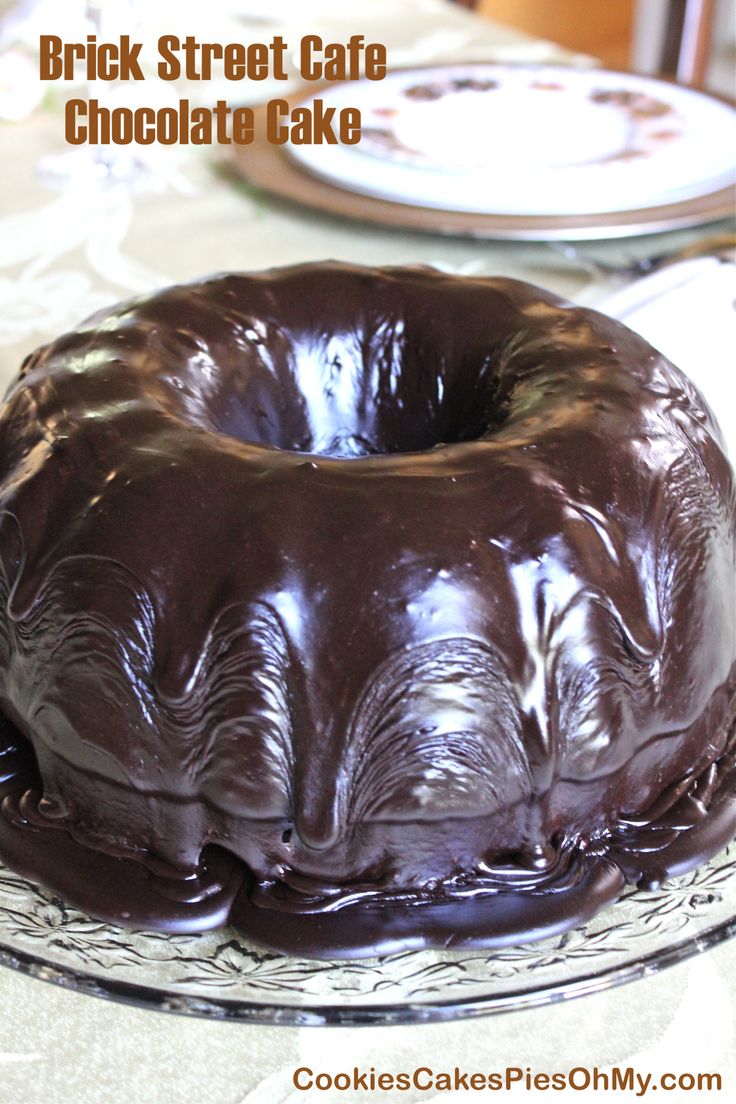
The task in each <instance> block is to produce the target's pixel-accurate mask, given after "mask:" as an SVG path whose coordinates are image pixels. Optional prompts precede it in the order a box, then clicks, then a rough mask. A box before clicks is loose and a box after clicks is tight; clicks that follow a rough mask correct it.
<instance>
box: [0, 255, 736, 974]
mask: <svg viewBox="0 0 736 1104" xmlns="http://www.w3.org/2000/svg"><path fill="white" fill-rule="evenodd" d="M0 464H1V465H2V467H1V468H0V510H1V511H2V513H1V514H0V560H1V561H2V567H3V579H2V583H1V586H2V590H3V594H2V602H1V603H0V659H1V661H2V670H1V672H0V697H2V700H3V701H4V703H5V713H6V716H7V718H8V721H7V724H6V728H7V732H8V735H7V737H6V746H7V748H8V749H9V751H8V754H10V755H11V758H12V755H13V754H14V752H12V750H10V749H12V748H13V747H14V746H15V743H18V744H19V745H21V744H22V743H23V739H22V738H21V737H19V736H18V733H20V734H22V736H23V737H25V738H26V740H29V741H30V742H31V744H32V746H33V751H34V755H35V766H31V765H28V764H26V766H25V767H22V768H21V767H18V768H17V769H15V768H14V769H13V770H8V771H7V772H6V773H7V781H6V783H5V788H6V792H7V797H6V799H5V802H4V804H3V810H4V813H5V817H4V819H3V821H2V823H1V824H0V854H3V856H4V857H5V858H6V860H7V861H9V862H11V864H12V865H16V866H19V867H22V868H23V869H24V870H26V872H28V873H33V874H36V875H37V876H41V877H42V878H43V880H45V881H46V882H47V883H49V884H51V885H52V886H55V887H60V888H61V889H62V891H63V892H64V893H65V894H66V895H67V896H68V897H69V898H70V899H71V900H75V901H77V902H79V903H80V904H82V905H84V906H86V907H87V908H88V909H90V911H92V912H94V913H96V914H98V915H103V916H105V917H109V918H111V919H122V920H125V921H129V922H132V923H137V924H144V925H145V926H152V927H153V926H158V927H164V928H168V927H170V928H172V929H174V930H182V929H185V930H186V929H189V928H196V927H203V926H206V925H207V924H208V923H209V924H213V923H221V922H222V920H223V918H224V916H226V915H227V914H228V912H229V911H230V912H231V916H232V918H233V919H234V920H235V921H236V922H237V923H238V924H239V925H240V926H241V927H243V928H244V929H245V930H247V931H250V932H252V933H255V935H256V937H257V938H259V939H260V940H261V941H263V942H265V943H267V944H268V945H270V946H274V947H277V948H279V949H299V950H302V951H304V952H305V953H310V954H333V953H345V954H356V953H365V952H366V951H370V950H375V949H386V948H387V947H396V946H399V945H400V946H410V945H411V946H415V945H422V944H424V943H426V942H429V943H447V942H453V941H454V942H463V941H465V942H481V943H487V944H492V943H494V942H497V941H498V940H499V939H504V940H506V939H509V938H519V937H520V936H521V935H529V934H544V932H546V931H551V930H561V928H564V927H565V926H570V924H572V923H575V922H577V921H578V920H579V919H580V918H581V917H584V916H585V915H589V914H590V912H591V911H594V909H595V908H597V907H599V906H600V904H602V903H603V902H604V901H605V900H610V899H611V898H612V897H614V896H615V895H616V894H617V893H618V892H620V889H621V886H622V885H623V882H624V878H629V879H633V880H645V881H646V880H647V879H649V880H652V879H656V878H657V877H659V876H661V874H662V873H666V871H667V870H668V869H670V868H671V867H672V861H670V859H669V858H667V855H672V854H674V852H672V850H671V849H672V848H673V847H674V848H675V852H677V854H679V855H680V858H679V859H677V862H679V863H680V865H682V861H683V860H682V857H681V853H682V852H683V848H684V851H685V852H687V851H688V846H687V845H686V844H683V842H682V840H687V839H690V840H691V843H692V846H690V848H689V851H690V852H691V861H692V862H696V861H699V860H700V859H702V858H703V857H704V856H705V854H706V853H707V852H708V847H706V846H705V845H704V844H703V840H704V839H705V838H706V837H708V838H710V836H714V837H715V836H717V837H718V841H719V842H724V841H725V839H726V838H728V836H729V834H731V833H733V831H734V830H736V809H735V808H734V803H733V802H732V801H731V798H730V794H731V793H732V791H733V771H732V760H731V751H732V745H733V741H734V725H735V716H736V492H735V490H734V480H733V473H732V471H731V469H730V467H729V465H728V461H727V459H726V457H725V454H724V449H723V444H722V441H721V438H720V435H719V431H718V429H717V428H716V426H715V424H714V422H713V419H712V416H711V414H710V412H709V411H708V409H707V407H706V406H705V404H704V402H703V400H702V398H701V397H700V396H699V395H698V394H697V392H696V391H695V389H694V388H693V387H692V385H691V384H690V383H689V381H687V380H686V379H685V377H684V376H682V374H681V373H679V372H678V371H677V370H676V369H674V368H673V367H672V366H671V365H670V364H669V363H668V362H667V361H666V360H664V359H663V358H662V357H661V356H659V355H658V354H657V353H656V352H655V351H654V350H652V349H651V348H650V347H649V346H648V345H647V344H646V343H645V342H644V341H642V340H641V339H640V338H639V337H637V336H635V335H634V334H632V333H631V332H630V331H628V330H627V329H626V328H625V327H623V326H621V325H620V324H618V323H616V322H613V321H611V320H609V319H607V318H605V317H603V316H602V315H599V314H596V313H595V312H592V311H587V310H582V309H579V308H574V307H571V306H569V305H568V304H565V303H563V302H561V301H559V300H558V299H556V298H555V297H554V296H552V295H550V294H548V293H546V292H543V291H540V290H539V289H538V288H534V287H531V286H530V285H526V284H522V283H519V282H517V281H512V280H504V279H461V278H458V277H451V276H446V275H443V274H441V273H439V272H436V271H434V270H431V269H422V268H406V269H362V268H357V267H354V266H349V265H338V264H324V265H304V266H299V267H295V268H289V269H283V270H274V271H272V272H267V273H263V274H256V275H226V276H221V277H215V278H213V279H211V280H208V281H206V282H203V283H200V284H192V285H188V286H185V287H178V288H171V289H169V290H167V291H164V292H161V293H159V294H156V295H154V296H151V297H149V298H145V299H141V300H138V301H134V302H130V303H127V304H123V305H121V306H119V307H117V308H115V309H114V310H113V311H111V312H109V313H107V314H103V315H98V316H96V317H95V318H93V319H92V320H90V322H89V323H87V324H86V325H85V326H83V327H81V328H80V329H79V330H78V331H77V332H75V333H72V334H69V335H66V336H64V337H61V338H59V339H58V340H57V341H55V342H54V343H53V344H51V345H49V346H46V347H45V348H43V349H40V350H39V351H38V352H37V353H35V354H34V355H33V356H32V357H30V358H29V359H28V361H27V362H26V363H25V365H24V366H23V370H22V373H21V378H20V380H19V381H18V382H17V383H16V384H14V385H13V386H12V387H11V389H10V392H9V394H8V396H7V399H6V403H5V406H4V408H3V411H2V415H1V417H0ZM34 772H36V773H37V777H36V778H35V780H34V778H33V777H32V776H33V773H34ZM683 802H684V803H685V805H683ZM685 806H687V811H686V812H684V811H683V810H684V809H685ZM716 806H717V808H718V815H717V816H716V815H715V814H713V816H712V817H711V820H712V825H715V824H716V823H717V825H718V828H717V830H716V829H715V828H714V827H712V826H711V828H710V829H709V830H707V829H706V828H705V827H703V825H702V824H700V821H703V822H705V821H707V820H708V809H709V808H711V807H713V808H715V807H716ZM673 810H676V813H675V814H673ZM696 822H697V825H696ZM652 826H654V827H652ZM708 831H710V836H708ZM657 832H658V833H659V834H658V835H657V834H656V833H657ZM653 833H654V835H653ZM673 833H674V834H673ZM645 836H646V842H644V837H645ZM665 837H666V838H665ZM653 840H655V841H656V845H654V844H653V842H652V841H653ZM637 841H639V842H637ZM668 848H669V849H670V850H669V851H668ZM90 849H92V850H91V852H90ZM100 852H101V853H104V854H105V855H107V856H110V860H109V863H108V864H107V865H105V863H106V862H107V860H105V861H103V860H102V859H101V857H100ZM90 853H91V855H92V859H93V860H94V863H96V864H97V868H98V869H100V870H101V869H103V867H104V870H105V871H107V873H105V874H104V877H103V878H102V881H103V882H104V886H105V888H104V889H103V888H100V887H97V888H96V889H95V887H91V886H90V884H89V883H90V876H89V873H88V874H87V875H85V874H84V873H83V871H84V869H85V862H86V861H87V860H86V859H85V856H86V855H88V854H90ZM203 853H204V862H203V861H202V855H203ZM665 853H666V854H665ZM644 854H646V856H648V857H647V858H646V859H644V858H641V855H644ZM64 856H66V859H65V858H64ZM652 856H654V857H652ZM90 861H92V860H90ZM116 864H117V865H116ZM675 865H676V863H675ZM64 866H66V869H65V870H64V872H63V873H62V872H61V870H60V868H61V867H64ZM213 872H214V873H213ZM62 883H63V885H62ZM228 887H229V888H228ZM239 887H240V889H239V892H238V888H239ZM236 894H237V899H236ZM233 901H235V905H234V906H233ZM471 902H472V904H471ZM530 902H531V904H530ZM471 929H472V930H471Z"/></svg>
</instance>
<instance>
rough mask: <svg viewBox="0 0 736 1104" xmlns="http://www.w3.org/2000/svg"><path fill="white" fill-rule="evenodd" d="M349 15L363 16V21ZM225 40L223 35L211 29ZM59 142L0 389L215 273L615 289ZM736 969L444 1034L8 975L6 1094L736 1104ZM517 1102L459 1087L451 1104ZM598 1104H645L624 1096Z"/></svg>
mask: <svg viewBox="0 0 736 1104" xmlns="http://www.w3.org/2000/svg"><path fill="white" fill-rule="evenodd" d="M255 7H256V5H245V4H244V5H243V8H244V9H246V8H247V9H250V8H255ZM275 8H278V5H275ZM281 8H282V9H283V14H284V18H285V19H289V20H291V26H292V32H291V33H292V38H293V37H294V28H295V27H297V26H299V27H300V29H303V30H304V31H308V30H310V29H312V26H313V25H314V21H315V19H317V15H315V10H317V14H319V26H320V28H321V29H322V28H324V29H325V30H326V31H327V32H328V33H330V32H331V33H332V34H334V36H335V37H336V38H337V37H340V36H342V38H344V37H345V36H346V35H347V34H350V33H352V32H353V31H354V30H355V29H356V28H357V27H358V24H360V27H359V29H360V30H365V31H366V32H368V33H373V34H375V37H382V38H383V39H384V40H386V41H388V43H389V45H390V46H391V47H392V54H391V60H392V62H393V63H394V64H397V63H398V62H400V61H401V62H408V61H411V60H415V61H420V62H421V61H431V60H434V59H435V58H442V59H444V58H447V57H456V58H459V57H468V56H471V57H473V56H475V57H478V56H486V57H494V56H495V57H498V58H504V59H509V58H514V59H517V60H523V59H524V58H532V59H543V58H556V57H558V56H559V54H556V53H555V51H554V49H552V48H549V47H547V46H545V45H544V44H539V43H534V42H529V41H528V40H524V39H523V38H521V37H520V36H518V35H515V34H514V33H512V32H510V31H506V30H503V29H501V28H499V27H496V26H494V25H493V24H488V23H483V22H481V21H479V20H477V19H475V18H474V17H472V16H470V15H468V14H466V13H465V12H463V11H461V10H460V9H458V8H456V7H450V6H449V5H447V4H444V3H443V2H442V0H401V2H398V0H397V2H393V3H387V2H383V0H380V2H379V0H375V2H372V3H368V2H367V0H365V2H364V3H362V4H360V5H358V4H353V5H347V4H340V5H338V4H335V3H332V4H321V5H320V4H315V5H311V4H309V5H305V6H304V7H302V8H300V7H299V5H295V4H286V3H284V4H282V5H281ZM347 8H350V9H351V11H350V12H348V13H347V15H346V14H345V9H347ZM287 9H288V10H287ZM358 9H362V11H361V12H360V13H359V12H358ZM358 14H360V15H361V16H364V18H360V19H359V18H358ZM203 18H204V16H203ZM310 20H311V22H310ZM300 21H301V22H300ZM246 25H247V24H244V25H243V26H244V27H245V26H246ZM245 33H246V34H247V31H246V32H245ZM210 37H215V36H214V34H213V33H212V32H211V33H210ZM62 145H63V143H62V125H61V117H60V114H59V110H58V106H57V107H56V108H54V106H53V105H52V106H51V109H48V108H47V109H44V110H41V111H39V112H37V113H36V114H35V115H34V116H33V117H32V118H31V119H29V120H27V121H25V122H23V123H18V124H5V125H3V126H2V127H0V157H2V164H3V167H4V168H3V172H2V173H1V174H0V383H4V382H5V381H7V380H8V379H10V377H11V376H12V374H13V373H14V372H15V371H16V370H17V367H18V365H19V363H20V360H21V358H22V357H23V356H24V355H25V354H26V353H27V352H29V351H30V350H31V349H32V348H34V347H35V346H36V345H37V344H39V343H40V342H41V341H42V340H44V339H46V338H48V337H50V336H52V335H54V334H55V333H58V332H59V331H61V330H63V329H64V328H67V327H70V326H73V325H74V324H75V323H76V322H77V321H78V320H79V319H80V318H82V317H83V316H84V315H86V314H89V313H90V312H91V311H92V310H94V309H95V308H97V307H98V306H100V305H102V304H103V303H105V302H111V301H113V300H115V299H119V298H122V297H125V296H126V295H129V294H131V293H135V292H139V291H145V290H147V289H149V288H151V287H154V286H156V285H159V284H164V283H169V282H172V281H177V280H186V279H190V278H193V277H195V276H199V275H201V274H203V273H206V272H211V271H215V270H223V269H231V268H232V269H242V268H260V267H267V266H272V265H278V264H286V263H291V262H297V261H309V260H317V259H324V258H326V257H333V258H337V259H343V260H350V261H355V262H362V263H366V264H385V263H389V264H390V263H411V262H413V263H417V262H419V263H426V264H433V265H437V266H440V267H445V268H447V269H449V270H452V271H455V272H459V273H488V274H491V273H503V274H506V275H511V276H517V277H520V278H523V279H528V280H531V281H533V282H537V283H541V284H544V285H547V286H548V287H551V288H552V289H554V290H555V291H557V292H559V293H561V294H563V295H567V296H569V297H571V298H576V297H577V298H582V299H585V300H587V301H593V300H595V298H596V296H600V295H601V294H602V293H603V292H604V291H605V289H606V285H605V283H604V282H603V281H600V280H598V281H596V280H594V279H593V278H591V276H590V273H589V272H588V271H586V270H585V269H584V268H581V267H579V266H577V265H576V264H575V263H571V262H570V261H568V260H566V259H564V258H563V257H561V256H560V254H559V253H557V252H555V251H554V250H552V249H550V248H548V247H546V246H543V245H535V244H515V245H511V244H506V245H503V244H495V243H492V242H487V243H479V242H473V241H469V240H462V239H441V238H435V237H431V236H420V235H414V234H409V233H397V232H395V231H389V230H381V229H378V228H375V227H369V226H360V225H357V224H353V223H343V222H339V221H336V220H331V219H329V218H327V217H321V216H318V215H315V214H314V213H312V212H309V211H300V210H298V209H296V208H294V207H287V206H286V205H282V204H281V203H278V202H275V201H274V202H271V201H269V200H266V199H264V198H263V197H262V196H257V195H255V194H253V193H252V192H250V191H249V189H248V188H247V187H245V186H241V187H233V186H232V185H231V184H230V183H227V182H226V181H225V179H223V178H222V177H221V176H220V175H218V172H217V169H216V161H217V157H216V154H215V155H213V154H210V155H207V156H202V155H201V156H199V157H195V158H193V159H184V160H182V158H181V157H179V156H178V154H177V153H176V152H175V151H174V152H173V153H172V155H171V156H170V157H163V158H162V159H161V160H160V163H157V166H156V175H155V178H149V181H148V183H149V185H151V184H152V185H153V188H151V187H147V188H142V189H140V190H138V191H137V192H133V193H132V194H131V190H130V189H129V187H128V186H127V185H125V184H121V185H119V186H111V185H109V183H108V184H107V185H104V186H101V185H99V184H94V185H89V184H86V183H85V182H84V180H83V179H82V178H80V179H78V180H77V181H76V182H75V184H74V186H73V187H70V188H67V189H66V190H61V191H56V192H54V191H52V190H50V189H49V188H48V187H46V186H45V185H44V184H43V183H42V181H41V179H40V178H39V175H38V173H37V171H36V166H37V164H38V162H39V159H40V158H41V157H43V156H45V155H48V154H49V153H52V152H54V151H56V152H60V151H61V150H62ZM683 237H685V235H674V234H673V235H669V236H668V237H667V238H666V239H664V238H661V237H660V238H658V239H656V241H655V240H654V239H649V240H646V239H639V240H638V241H637V242H635V243H629V244H626V243H621V244H618V245H614V244H607V245H603V244H599V245H598V246H596V247H595V249H594V248H593V247H591V251H593V252H595V251H597V252H598V253H599V254H600V255H605V256H608V257H609V258H610V257H613V256H622V255H624V254H627V253H639V254H646V253H647V252H656V251H659V250H661V249H662V248H664V247H665V246H666V245H667V244H671V245H673V246H674V245H675V244H677V242H678V241H679V240H681V239H682V238H683ZM735 975H736V943H734V942H732V943H730V944H725V945H722V946H721V947H719V948H717V949H715V950H712V951H709V952H708V953H707V954H704V955H701V956H698V957H696V958H694V959H691V960H689V961H688V962H686V963H683V964H680V965H678V966H675V967H673V968H671V969H669V970H667V971H666V972H664V973H662V974H658V975H656V976H653V977H649V978H646V979H644V980H641V981H638V982H635V983H633V984H631V985H628V986H624V987H621V988H619V989H615V990H612V991H609V992H605V993H601V994H597V995H594V996H588V997H585V998H582V999H579V1000H575V1001H571V1002H563V1003H560V1004H557V1005H553V1006H550V1007H547V1008H541V1009H536V1010H529V1011H523V1012H515V1013H507V1014H503V1015H500V1016H493V1017H488V1018H482V1019H477V1020H472V1021H465V1022H455V1023H448V1024H441V1025H440V1024H438V1025H434V1026H418V1027H400V1028H361V1029H347V1028H339V1029H309V1028H303V1029H295V1028H270V1027H262V1026H244V1025H236V1024H225V1023H216V1022H210V1021H205V1020H195V1019H188V1018H184V1017H176V1016H166V1015H163V1014H160V1013H155V1012H150V1011H144V1010H140V1009H136V1008H131V1007H126V1006H123V1005H119V1004H113V1003H109V1002H103V1001H100V1000H97V999H94V998H92V997H87V996H83V995H79V994H75V993H71V992H67V991H64V990H61V989H58V988H54V987H52V986H50V985H46V984H43V983H41V982H39V981H35V980H31V979H29V978H26V977H23V976H21V975H18V974H15V973H12V972H10V971H9V970H2V969H0V1000H1V1002H2V1008H3V1010H4V1015H3V1018H2V1022H1V1023H0V1100H2V1101H3V1104H20V1102H21V1101H23V1102H29V1104H34V1102H38V1104H41V1102H42V1101H43V1102H52V1104H53V1102H62V1101H74V1102H75V1104H87V1102H89V1104H93V1102H94V1104H98V1102H100V1101H104V1102H105V1104H130V1102H131V1101H146V1102H147V1104H159V1102H166V1104H178V1102H182V1104H184V1102H187V1104H189V1102H194V1101H197V1102H202V1104H206V1102H211V1104H238V1102H240V1101H244V1100H246V1099H247V1100H248V1101H249V1104H250V1102H252V1104H266V1102H268V1104H284V1102H286V1101H291V1100H306V1099H308V1100H310V1101H312V1100H315V1099H320V1100H325V1101H334V1100H343V1101H344V1100H352V1099H359V1098H360V1095H361V1094H357V1095H354V1094H352V1093H337V1094H330V1093H300V1092H296V1090H294V1088H293V1085H292V1081H291V1077H292V1071H293V1069H294V1068H295V1067H297V1066H300V1065H307V1066H310V1067H311V1068H313V1069H314V1070H319V1069H327V1070H330V1069H332V1070H335V1069H338V1068H339V1069H345V1068H348V1069H350V1068H352V1066H353V1065H362V1066H366V1067H370V1066H371V1065H373V1066H376V1067H380V1068H383V1069H386V1070H392V1071H397V1070H399V1069H411V1068H413V1067H414V1066H418V1065H431V1066H433V1067H434V1068H435V1069H438V1068H452V1067H454V1066H455V1065H458V1066H460V1067H462V1068H464V1069H466V1070H469V1071H473V1070H480V1071H487V1070H490V1069H494V1070H497V1069H502V1068H504V1067H505V1066H507V1065H510V1066H521V1067H526V1066H529V1067H530V1068H531V1069H532V1070H534V1071H538V1072H544V1071H547V1072H553V1071H560V1070H566V1069H567V1068H569V1067H570V1066H572V1065H580V1066H590V1067H592V1066H598V1067H600V1068H602V1069H605V1068H608V1067H611V1066H613V1065H619V1066H628V1065H632V1066H634V1067H635V1068H637V1069H638V1070H639V1071H641V1072H643V1073H646V1072H652V1073H653V1074H655V1075H656V1074H658V1073H659V1072H662V1071H665V1070H671V1071H674V1072H681V1071H689V1072H698V1071H701V1070H717V1071H718V1072H720V1073H721V1075H722V1077H723V1079H724V1089H723V1091H722V1092H721V1094H720V1095H718V1096H716V1095H714V1094H712V1093H710V1094H708V1093H698V1092H689V1093H687V1094H685V1095H678V1094H668V1098H669V1099H673V1100H675V1099H677V1100H678V1101H679V1100H680V1099H682V1100H684V1099H687V1100H688V1101H700V1100H703V1101H704V1100H714V1099H722V1100H727V1099H734V1098H736V1054H735V1053H734V1037H735V1035H736V1032H735V1031H734V1015H735V1010H736V984H735ZM362 1095H363V1096H364V1097H365V1098H366V1099H384V1100H388V1099H390V1100H392V1102H393V1101H394V1100H396V1099H402V1100H406V1101H415V1100H419V1099H424V1100H427V1099H430V1098H432V1094H429V1096H426V1095H425V1096H423V1097H422V1096H421V1094H419V1093H413V1092H406V1093H401V1094H391V1093H389V1094H385V1093H384V1094H380V1093H377V1094H376V1095H375V1097H369V1096H368V1095H367V1094H362ZM502 1095H505V1094H499V1093H489V1094H484V1093H470V1094H468V1093H460V1094H459V1095H458V1096H457V1097H455V1096H452V1095H451V1094H449V1093H442V1094H437V1095H436V1099H438V1100H439V1099H447V1100H451V1099H460V1098H462V1099H467V1098H468V1097H469V1096H470V1097H472V1098H474V1099H476V1098H477V1099H481V1100H483V1099H490V1098H494V1099H498V1098H499V1097H500V1096H502ZM511 1095H512V1096H513V1097H514V1098H523V1099H526V1100H532V1099H537V1098H538V1099H540V1100H546V1099H549V1098H550V1097H554V1099H555V1100H559V1101H561V1102H562V1104H566V1102H567V1101H576V1102H579V1101H581V1100H589V1099H594V1098H595V1097H594V1096H593V1095H592V1094H591V1093H590V1092H588V1093H582V1092H565V1093H558V1092H555V1093H552V1094H550V1093H549V1092H547V1093H533V1092H532V1093H528V1092H523V1091H519V1092H518V1093H514V1094H511ZM601 1098H605V1099H609V1098H610V1099H613V1100H618V1099H631V1097H629V1096H626V1095H620V1094H619V1095H617V1094H613V1093H609V1094H601Z"/></svg>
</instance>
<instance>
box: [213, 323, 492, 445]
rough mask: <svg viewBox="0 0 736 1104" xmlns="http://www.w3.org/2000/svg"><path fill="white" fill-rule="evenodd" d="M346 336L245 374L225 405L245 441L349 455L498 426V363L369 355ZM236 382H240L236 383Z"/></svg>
mask: <svg viewBox="0 0 736 1104" xmlns="http://www.w3.org/2000/svg"><path fill="white" fill-rule="evenodd" d="M360 353H362V350H356V349H355V348H354V346H353V345H352V344H351V343H349V342H346V341H337V340H334V339H333V340H331V341H328V342H327V344H326V346H319V347H314V348H301V349H300V350H299V354H298V356H297V357H295V358H294V360H292V361H291V363H289V365H288V370H285V371H282V372H280V373H278V378H276V374H275V373H274V371H273V368H272V367H271V369H270V370H269V371H268V372H257V373H253V372H252V371H251V370H249V371H247V372H245V373H244V374H243V379H242V381H241V382H240V385H239V386H237V385H236V391H238V394H237V395H233V396H230V399H231V401H229V402H228V403H227V404H226V405H224V406H223V409H221V410H220V411H218V412H217V415H218V416H217V419H216V429H217V430H218V431H219V432H221V433H224V434H227V435H228V436H230V437H234V438H236V439H237V440H239V441H243V442H250V443H253V444H261V445H269V446H271V447H272V448H278V449H284V450H288V451H290V452H301V453H308V454H311V455H317V456H329V457H337V458H350V457H361V456H382V455H392V454H396V453H413V452H423V451H427V450H429V449H433V448H436V447H438V446H441V445H450V444H456V443H458V442H462V441H473V440H477V439H478V438H479V437H482V436H483V435H484V434H486V433H487V432H488V430H489V428H491V427H492V426H494V425H496V424H497V423H498V420H499V419H498V411H497V410H496V404H495V386H494V384H495V381H494V379H493V374H492V372H491V368H490V364H488V363H486V362H482V363H481V364H480V366H479V365H478V363H477V362H476V363H472V362H468V363H466V364H460V365H448V364H447V363H445V362H444V361H443V360H442V358H441V356H440V355H439V354H438V353H437V352H436V351H433V352H431V353H430V354H425V355H421V351H411V350H409V351H403V352H402V355H401V356H397V357H395V358H393V359H392V358H390V357H386V356H382V357H377V356H376V357H374V358H373V359H372V360H367V361H364V360H363V359H362V356H361V355H359V354H360ZM236 384H237V381H236Z"/></svg>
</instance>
